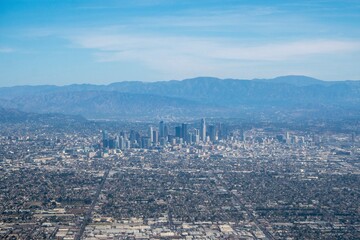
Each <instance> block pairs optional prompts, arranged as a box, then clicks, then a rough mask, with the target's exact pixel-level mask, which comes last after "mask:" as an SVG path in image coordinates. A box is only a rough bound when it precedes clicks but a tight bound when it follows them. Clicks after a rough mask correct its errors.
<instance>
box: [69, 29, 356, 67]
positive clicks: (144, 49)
mask: <svg viewBox="0 0 360 240" xmlns="http://www.w3.org/2000/svg"><path fill="white" fill-rule="evenodd" d="M70 40H71V41H72V42H73V44H75V46H76V47H80V48H87V49H92V50H95V51H97V57H98V60H100V61H117V60H126V59H128V60H138V61H145V62H146V59H156V58H157V56H159V55H163V56H168V57H170V56H181V57H183V58H188V59H189V60H190V59H193V58H200V59H201V58H204V59H208V58H211V59H218V60H245V61H249V60H250V61H281V60H288V59H291V58H294V57H299V56H309V55H314V54H332V53H339V52H349V51H359V50H360V42H358V41H347V40H321V39H320V40H306V41H295V42H283V43H274V44H256V45H251V46H249V45H248V44H247V45H245V44H244V43H242V42H241V40H239V41H235V40H231V41H230V40H226V39H220V38H213V39H203V38H189V37H149V36H129V35H120V34H109V35H87V36H84V35H81V36H76V37H72V38H71V39H70Z"/></svg>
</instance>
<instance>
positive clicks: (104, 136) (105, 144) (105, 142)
mask: <svg viewBox="0 0 360 240" xmlns="http://www.w3.org/2000/svg"><path fill="white" fill-rule="evenodd" d="M102 143H103V147H104V148H107V147H109V135H108V132H107V131H106V130H102Z"/></svg>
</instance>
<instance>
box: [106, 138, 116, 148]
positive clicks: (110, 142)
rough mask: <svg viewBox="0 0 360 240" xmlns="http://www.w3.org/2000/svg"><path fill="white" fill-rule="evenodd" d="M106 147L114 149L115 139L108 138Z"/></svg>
mask: <svg viewBox="0 0 360 240" xmlns="http://www.w3.org/2000/svg"><path fill="white" fill-rule="evenodd" d="M108 147H109V148H110V149H115V140H114V139H109V140H108Z"/></svg>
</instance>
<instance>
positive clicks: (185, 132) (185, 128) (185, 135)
mask: <svg viewBox="0 0 360 240" xmlns="http://www.w3.org/2000/svg"><path fill="white" fill-rule="evenodd" d="M188 134H189V132H188V124H187V123H183V124H182V125H181V137H182V138H183V139H184V141H186V142H188V141H189V140H188Z"/></svg>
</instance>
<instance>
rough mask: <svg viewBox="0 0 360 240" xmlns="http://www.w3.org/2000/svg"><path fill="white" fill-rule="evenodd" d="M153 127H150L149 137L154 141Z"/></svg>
mask: <svg viewBox="0 0 360 240" xmlns="http://www.w3.org/2000/svg"><path fill="white" fill-rule="evenodd" d="M153 131H154V130H153V127H152V126H150V127H149V138H150V142H153Z"/></svg>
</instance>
